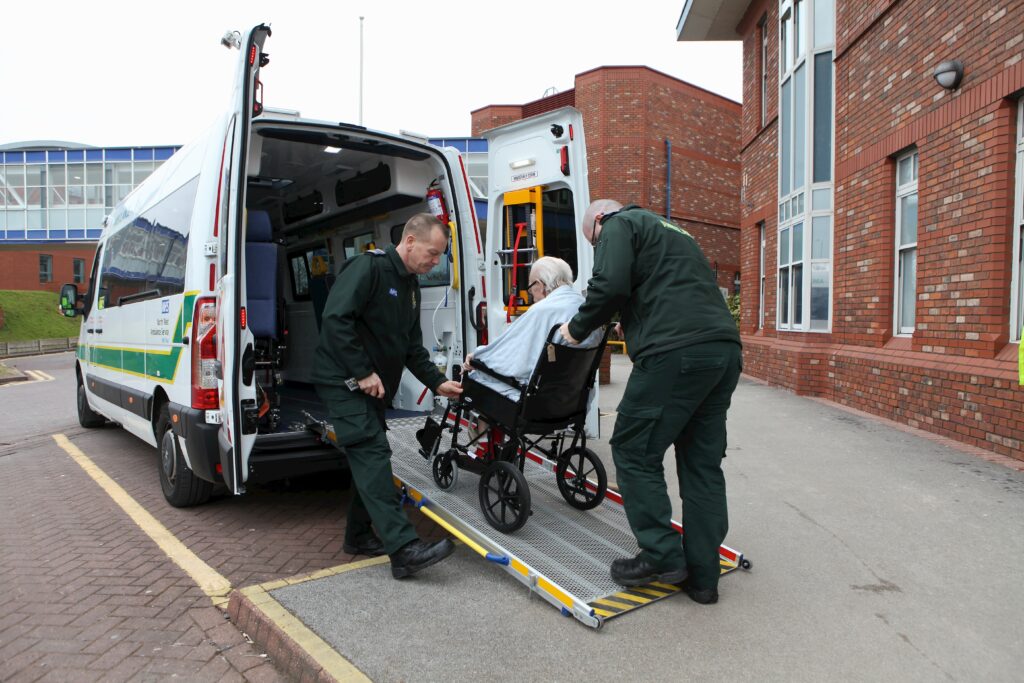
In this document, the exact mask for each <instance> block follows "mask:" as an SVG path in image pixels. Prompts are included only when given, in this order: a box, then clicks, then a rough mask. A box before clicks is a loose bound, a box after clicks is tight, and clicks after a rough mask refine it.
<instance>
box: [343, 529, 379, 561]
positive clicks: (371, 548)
mask: <svg viewBox="0 0 1024 683" xmlns="http://www.w3.org/2000/svg"><path fill="white" fill-rule="evenodd" d="M341 549H342V550H344V551H345V552H346V553H348V554H349V555H366V556H367V557H378V556H380V555H383V554H384V542H383V541H381V540H380V539H379V538H377V535H376V534H370V535H369V536H364V537H363V538H361V539H359V540H358V541H350V540H348V539H347V538H346V539H345V543H344V544H343V545H342V546H341Z"/></svg>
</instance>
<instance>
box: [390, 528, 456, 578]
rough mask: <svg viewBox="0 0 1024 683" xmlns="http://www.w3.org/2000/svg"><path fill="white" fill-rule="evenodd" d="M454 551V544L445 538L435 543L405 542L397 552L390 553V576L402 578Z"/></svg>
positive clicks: (435, 562)
mask: <svg viewBox="0 0 1024 683" xmlns="http://www.w3.org/2000/svg"><path fill="white" fill-rule="evenodd" d="M453 552H455V544H454V543H452V542H451V541H450V540H448V539H447V538H445V539H443V540H440V541H438V542H437V543H427V542H426V541H422V540H419V539H417V540H415V541H412V542H411V543H406V544H405V545H404V546H402V548H401V550H399V551H398V552H397V553H392V554H391V576H393V577H395V578H396V579H404V578H405V577H407V576H412V575H413V574H415V573H416V572H418V571H419V570H421V569H426V568H427V567H429V566H430V565H432V564H437V563H438V562H440V561H441V560H443V559H444V558H446V557H448V556H449V555H451V554H452V553H453Z"/></svg>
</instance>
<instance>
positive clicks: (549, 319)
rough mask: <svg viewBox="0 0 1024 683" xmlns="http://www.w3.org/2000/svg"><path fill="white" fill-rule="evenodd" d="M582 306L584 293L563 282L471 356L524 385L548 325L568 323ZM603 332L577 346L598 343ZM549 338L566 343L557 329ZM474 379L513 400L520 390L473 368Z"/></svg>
mask: <svg viewBox="0 0 1024 683" xmlns="http://www.w3.org/2000/svg"><path fill="white" fill-rule="evenodd" d="M582 305H583V296H582V295H581V294H580V293H579V292H577V291H576V290H575V289H573V288H572V287H571V286H569V285H562V286H561V287H558V288H557V289H555V291H553V292H551V293H550V294H548V295H547V296H546V297H544V298H543V299H541V300H540V301H538V302H537V303H535V304H533V305H532V306H530V308H529V309H528V310H527V311H526V313H524V314H523V315H521V316H520V317H519V318H518V319H516V320H515V321H513V322H512V325H511V326H510V327H509V328H508V329H506V330H505V331H504V332H502V333H501V335H499V336H498V338H497V339H495V340H494V341H493V342H491V343H490V344H485V345H483V346H478V347H477V348H476V351H474V352H473V358H475V359H477V360H479V361H480V362H482V363H483V364H484V365H486V366H487V367H489V368H490V369H491V370H494V371H495V372H497V373H499V374H502V375H505V376H507V377H513V378H515V380H516V381H517V382H519V383H520V384H522V385H524V386H525V385H526V384H527V383H529V381H530V375H531V374H532V373H533V368H534V366H535V365H536V364H537V358H538V357H540V352H541V350H542V349H543V348H544V343H545V342H546V341H547V336H548V333H549V332H551V328H552V327H554V326H555V325H561V324H562V323H564V322H568V321H569V320H570V319H571V318H572V317H573V316H574V315H576V311H578V310H579V308H580V306H582ZM603 334H604V330H602V329H600V328H598V329H596V330H594V331H593V332H591V333H590V336H589V337H587V338H586V339H584V340H583V342H582V343H581V344H580V348H592V347H594V346H597V345H598V344H600V343H601V337H602V335H603ZM552 339H553V340H555V342H556V343H558V344H566V342H565V340H564V339H562V335H560V334H558V331H557V330H556V331H555V333H554V334H553V335H552ZM473 379H474V380H476V381H477V382H479V383H480V384H484V385H487V386H488V387H489V388H491V389H494V390H495V391H498V392H501V393H502V394H504V395H505V396H508V397H509V398H511V399H512V400H514V401H518V400H519V392H518V391H517V390H516V389H514V388H512V387H510V386H509V385H507V384H505V383H504V382H502V381H500V380H497V379H495V378H493V377H491V376H489V375H487V374H486V373H484V372H481V371H474V372H473Z"/></svg>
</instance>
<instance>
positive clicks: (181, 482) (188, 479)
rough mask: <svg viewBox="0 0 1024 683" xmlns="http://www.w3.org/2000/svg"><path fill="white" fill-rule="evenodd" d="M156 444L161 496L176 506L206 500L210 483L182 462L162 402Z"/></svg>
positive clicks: (169, 419)
mask: <svg viewBox="0 0 1024 683" xmlns="http://www.w3.org/2000/svg"><path fill="white" fill-rule="evenodd" d="M156 434H157V443H158V444H159V447H160V488H161V489H163V492H164V498H166V499H167V502H168V503H170V504H171V505H173V506H174V507H176V508H185V507H191V506H193V505H202V504H203V503H205V502H206V501H207V500H209V499H210V494H211V493H212V492H213V484H211V483H210V482H208V481H203V480H202V479H200V478H199V477H197V476H196V475H195V473H194V472H193V471H192V470H190V469H189V468H188V465H186V464H185V458H183V457H182V455H181V448H179V447H178V437H177V436H175V435H174V430H173V429H171V414H170V411H169V410H168V409H167V406H166V405H164V406H162V407H161V408H160V417H159V418H158V419H157V428H156Z"/></svg>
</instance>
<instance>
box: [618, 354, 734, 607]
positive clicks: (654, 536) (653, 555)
mask: <svg viewBox="0 0 1024 683" xmlns="http://www.w3.org/2000/svg"><path fill="white" fill-rule="evenodd" d="M741 370H742V355H741V347H740V345H739V344H737V343H735V342H727V341H722V342H707V343H703V344H697V345H694V346H688V347H683V348H680V349H673V350H671V351H666V352H665V353H660V354H656V355H653V356H646V357H644V358H641V359H640V360H639V361H637V362H636V363H635V364H634V365H633V371H632V373H631V374H630V376H629V382H628V383H627V385H626V391H625V393H624V394H623V397H622V402H621V403H620V404H619V411H618V417H617V418H616V419H615V431H614V433H613V434H612V438H611V447H612V457H613V459H614V461H615V469H616V475H617V478H618V483H619V487H620V490H621V492H622V498H623V503H624V505H625V508H626V517H627V519H628V520H629V525H630V528H631V529H632V530H633V534H634V535H635V536H636V539H637V543H638V544H639V546H640V551H641V552H640V554H641V556H642V557H644V558H645V559H647V560H648V561H650V562H651V563H652V564H654V566H656V567H658V568H659V569H674V568H678V567H682V566H683V565H684V564H685V566H686V567H687V568H688V570H689V572H690V577H691V582H692V584H693V585H694V586H696V587H697V588H715V587H717V586H718V577H719V561H718V548H719V546H720V545H721V544H722V541H723V540H725V534H726V532H727V531H728V529H729V518H728V512H727V506H726V498H725V476H724V475H723V474H722V467H721V465H722V458H723V457H724V456H725V447H726V429H725V420H726V412H727V411H728V409H729V404H730V401H731V399H732V392H733V390H735V388H736V384H737V382H738V381H739V376H740V371H741ZM671 444H674V445H675V455H676V470H677V471H676V474H677V476H678V478H679V494H680V496H681V497H682V499H683V527H684V532H685V540H684V542H683V543H682V544H680V539H679V534H678V533H677V532H676V531H675V530H674V529H673V528H672V523H671V517H672V505H671V501H670V499H669V496H668V487H667V485H666V481H665V471H664V466H663V462H664V459H665V451H666V450H667V449H668V447H669V445H671Z"/></svg>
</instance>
